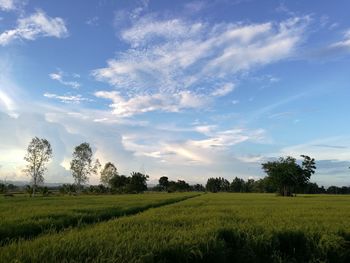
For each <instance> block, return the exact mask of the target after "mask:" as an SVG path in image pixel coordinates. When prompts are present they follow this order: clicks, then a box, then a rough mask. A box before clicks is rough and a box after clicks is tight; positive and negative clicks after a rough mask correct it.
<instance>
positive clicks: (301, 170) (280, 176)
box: [262, 155, 316, 196]
mask: <svg viewBox="0 0 350 263" xmlns="http://www.w3.org/2000/svg"><path fill="white" fill-rule="evenodd" d="M302 157H303V158H304V160H303V162H302V165H301V166H300V165H299V164H297V162H296V159H295V158H293V157H290V156H287V157H280V158H279V159H278V160H277V161H270V162H266V163H263V164H262V168H263V170H264V171H265V172H266V173H267V175H268V177H269V179H270V180H271V182H272V183H273V184H274V185H275V186H276V187H277V188H278V190H279V192H280V194H281V195H282V196H290V195H292V193H293V192H295V191H296V190H297V189H300V188H302V187H304V186H305V185H306V184H307V183H308V182H309V180H310V177H311V175H312V174H313V173H314V170H315V169H316V166H315V160H314V159H311V158H310V157H308V156H304V155H303V156H302Z"/></svg>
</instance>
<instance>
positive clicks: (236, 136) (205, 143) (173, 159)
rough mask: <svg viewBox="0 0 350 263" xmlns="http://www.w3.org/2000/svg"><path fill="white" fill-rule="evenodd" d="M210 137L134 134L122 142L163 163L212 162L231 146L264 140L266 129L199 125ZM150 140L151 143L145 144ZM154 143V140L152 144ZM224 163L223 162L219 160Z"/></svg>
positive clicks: (126, 147)
mask: <svg viewBox="0 0 350 263" xmlns="http://www.w3.org/2000/svg"><path fill="white" fill-rule="evenodd" d="M195 130H197V131H198V132H200V133H203V134H205V135H206V136H207V138H206V139H202V140H199V139H196V140H194V139H183V140H180V141H176V142H174V141H173V140H171V139H164V138H159V135H155V136H157V140H156V142H155V141H154V139H155V138H153V139H152V138H150V137H149V135H147V136H148V137H145V135H144V134H136V133H133V134H130V135H125V136H123V137H122V144H123V146H124V148H125V149H126V150H129V151H132V152H133V153H134V155H135V156H146V157H150V158H155V159H159V160H161V161H162V162H164V161H165V162H168V163H171V164H173V165H177V164H179V165H180V164H202V165H203V164H210V163H214V162H215V161H216V160H217V159H218V158H220V155H222V154H224V153H225V151H226V150H228V149H229V148H230V147H231V146H233V145H237V144H240V143H243V142H246V141H251V142H261V141H262V140H263V139H264V136H265V131H264V130H261V129H259V130H252V131H250V130H245V129H232V130H224V131H215V127H210V126H199V127H196V128H195ZM145 141H146V142H148V143H145ZM150 142H151V143H150ZM217 161H218V160H217ZM218 162H220V161H218Z"/></svg>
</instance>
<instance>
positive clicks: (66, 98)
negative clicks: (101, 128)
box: [44, 93, 91, 104]
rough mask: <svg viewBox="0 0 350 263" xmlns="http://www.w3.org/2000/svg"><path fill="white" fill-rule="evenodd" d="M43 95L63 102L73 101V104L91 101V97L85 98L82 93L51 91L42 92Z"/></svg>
mask: <svg viewBox="0 0 350 263" xmlns="http://www.w3.org/2000/svg"><path fill="white" fill-rule="evenodd" d="M44 97H46V98H49V99H57V100H59V101H61V102H64V103H73V104H79V103H81V102H83V101H91V99H88V98H85V97H83V96H82V95H80V94H78V95H70V94H68V95H57V94H53V93H44Z"/></svg>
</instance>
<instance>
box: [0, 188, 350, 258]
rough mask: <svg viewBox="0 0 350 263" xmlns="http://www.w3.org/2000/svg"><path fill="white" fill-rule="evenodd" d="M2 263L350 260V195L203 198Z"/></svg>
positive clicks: (74, 235)
mask: <svg viewBox="0 0 350 263" xmlns="http://www.w3.org/2000/svg"><path fill="white" fill-rule="evenodd" d="M0 255H1V257H0V261H1V262H14V261H16V262H350V196H326V195H325V196H320V195H312V196H311V195H309V196H306V195H305V196H301V195H300V196H298V197H293V198H283V197H276V196H273V195H268V194H205V195H201V196H199V197H195V198H192V199H188V200H185V201H182V202H178V203H175V204H171V205H167V206H163V207H158V208H155V209H150V210H147V211H145V212H143V213H140V214H137V215H133V216H128V217H122V218H118V219H114V220H110V221H108V222H103V223H98V224H96V225H93V226H91V227H87V228H79V229H69V230H66V231H63V232H60V233H58V234H53V235H44V236H40V237H38V238H36V239H34V240H31V241H20V242H16V243H13V244H10V245H8V246H4V247H2V248H0Z"/></svg>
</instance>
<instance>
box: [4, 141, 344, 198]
mask: <svg viewBox="0 0 350 263" xmlns="http://www.w3.org/2000/svg"><path fill="white" fill-rule="evenodd" d="M300 157H301V158H302V161H301V163H300V164H299V163H298V162H297V160H296V159H295V158H293V157H290V156H287V157H280V158H279V159H277V160H275V161H268V162H265V163H262V169H263V170H264V172H265V173H266V174H267V176H266V177H264V178H262V179H259V180H253V179H248V180H246V181H245V180H244V179H241V178H238V177H235V178H234V179H233V181H232V182H229V181H228V180H226V179H224V178H222V177H217V178H209V179H208V180H207V183H206V185H205V186H203V185H201V184H195V185H189V184H188V183H187V182H186V181H184V180H178V181H171V180H169V178H168V177H166V176H163V177H161V178H160V179H159V182H158V184H157V185H156V186H154V187H151V188H149V189H148V188H147V180H148V178H149V176H148V175H145V174H143V173H140V172H132V173H131V174H130V176H127V175H120V174H119V173H118V170H117V167H116V166H115V165H114V164H113V163H112V162H107V163H106V164H105V165H104V166H103V167H102V165H101V163H100V162H99V160H98V159H96V160H94V159H93V152H92V149H91V147H90V145H89V143H86V142H84V143H81V144H80V145H78V146H76V147H75V148H74V151H73V153H72V160H71V162H70V170H71V172H72V177H73V179H74V184H63V185H62V186H60V187H59V191H60V192H61V193H63V194H67V193H68V194H75V193H80V192H84V193H140V192H143V191H146V190H151V191H165V192H181V191H182V192H185V191H209V192H244V193H249V192H259V193H260V192H262V193H279V194H280V195H282V196H291V195H294V194H296V193H307V194H308V193H310V194H315V193H329V194H350V187H346V186H343V187H337V186H331V187H328V189H325V188H324V187H323V186H321V187H319V186H318V185H317V184H316V183H311V182H310V178H311V176H312V175H313V174H314V173H315V170H316V163H315V159H314V158H311V157H309V156H306V155H301V156H300ZM51 158H52V148H51V145H50V143H49V141H48V140H46V139H40V138H38V137H34V138H33V139H32V140H31V142H30V143H29V145H28V148H27V153H26V155H25V157H24V160H25V161H26V162H27V164H26V166H25V169H24V170H23V171H24V172H25V173H26V174H27V175H28V176H30V177H31V185H27V186H26V187H25V191H26V192H28V193H30V194H31V195H32V196H34V195H35V193H36V192H37V191H38V190H39V191H40V192H41V193H42V194H44V195H45V194H47V193H48V188H47V187H42V186H40V184H42V183H43V182H44V174H45V172H46V171H47V164H48V162H49V161H50V160H51ZM91 175H99V176H100V184H99V185H90V186H88V187H84V186H85V185H86V183H87V182H88V180H89V178H90V176H91ZM15 188H16V186H14V185H6V184H3V183H0V193H5V192H6V191H8V190H13V189H15Z"/></svg>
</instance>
